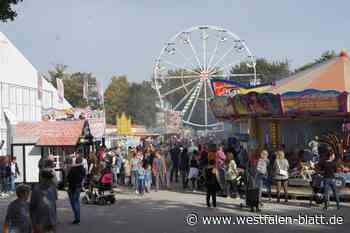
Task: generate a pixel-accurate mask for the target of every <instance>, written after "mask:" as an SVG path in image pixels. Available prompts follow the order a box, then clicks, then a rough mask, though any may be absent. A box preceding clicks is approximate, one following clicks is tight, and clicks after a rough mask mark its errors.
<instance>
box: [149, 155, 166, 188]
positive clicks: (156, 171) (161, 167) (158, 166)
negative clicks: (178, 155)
mask: <svg viewBox="0 0 350 233" xmlns="http://www.w3.org/2000/svg"><path fill="white" fill-rule="evenodd" d="M155 155H156V157H155V158H154V160H153V166H152V173H153V176H154V179H155V191H156V192H158V190H159V188H160V187H162V186H165V185H166V174H167V173H166V172H167V171H166V166H165V161H164V160H163V159H162V156H161V154H160V152H159V151H157V152H156V154H155Z"/></svg>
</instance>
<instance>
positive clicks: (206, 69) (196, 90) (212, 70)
mask: <svg viewBox="0 0 350 233" xmlns="http://www.w3.org/2000/svg"><path fill="white" fill-rule="evenodd" d="M208 30H211V31H217V32H220V33H226V35H228V36H231V38H233V39H234V41H235V42H237V43H239V45H240V46H241V47H240V49H241V50H242V51H243V50H244V53H245V54H246V56H245V58H247V59H248V60H247V61H246V62H247V65H248V63H250V64H249V65H248V66H249V67H250V68H251V69H252V70H253V72H252V73H251V74H231V73H230V74H228V75H216V72H217V71H218V70H216V68H217V66H218V65H220V64H221V62H222V61H223V60H224V58H225V57H226V56H227V55H228V54H230V53H231V52H233V51H234V50H235V48H236V47H235V46H232V48H230V49H229V50H228V51H226V52H225V53H224V54H223V55H222V56H221V57H220V58H219V59H218V60H216V62H215V63H214V64H212V63H213V62H214V58H215V56H216V55H217V54H216V52H217V49H218V45H219V43H220V40H218V41H217V42H216V45H215V49H214V51H213V52H212V53H211V55H210V56H208V54H207V48H206V46H207V44H206V39H202V40H203V45H202V46H203V50H204V51H203V62H201V59H200V58H199V56H198V53H197V51H196V49H195V47H194V46H193V44H192V42H191V39H190V37H187V38H185V40H187V42H188V45H189V46H190V48H191V50H192V53H193V56H194V58H195V61H196V63H197V64H196V65H198V67H199V68H200V69H201V70H200V71H201V72H198V71H196V70H193V69H190V68H187V67H185V65H178V64H175V63H172V62H170V61H167V60H164V61H163V62H164V63H167V64H169V65H173V66H174V67H177V68H179V69H180V70H183V71H187V72H189V73H190V74H191V75H186V76H183V75H182V76H172V77H168V78H158V75H159V73H160V71H159V70H158V69H159V67H160V62H161V61H162V60H161V59H162V56H163V55H164V54H165V53H166V52H167V49H168V48H169V46H170V45H174V44H175V42H176V40H177V39H178V38H179V37H180V36H181V35H189V34H190V33H192V32H194V31H202V36H203V37H204V36H207V35H208V34H205V33H206V32H207V31H208ZM236 49H237V48H236ZM170 52H171V51H170ZM178 52H179V53H180V55H181V56H182V57H183V58H184V60H185V62H186V63H187V62H188V60H189V59H188V57H186V56H185V55H184V54H183V52H181V50H178ZM208 58H209V61H208V62H207V60H208ZM190 59H191V58H190ZM238 62H239V61H235V62H233V63H229V64H225V66H224V67H223V69H219V70H223V71H225V67H229V66H231V67H232V66H233V65H235V64H237V63H238ZM255 66H256V61H255V57H254V56H253V55H252V53H251V51H250V49H249V48H248V47H247V45H246V43H245V41H244V40H241V39H240V37H238V36H237V35H236V34H234V33H232V32H231V31H229V30H227V29H224V28H222V27H218V26H211V25H202V26H194V27H191V28H189V29H186V30H183V31H181V32H179V33H177V34H176V35H174V36H173V37H171V38H170V40H168V42H167V43H165V45H164V46H163V48H162V50H161V52H160V55H159V56H158V58H157V60H156V63H155V66H154V70H153V74H154V81H153V83H154V89H155V90H156V91H157V94H158V97H159V100H160V107H161V108H162V109H163V110H174V111H176V109H178V108H179V107H180V106H181V105H182V104H183V103H184V102H185V101H186V100H187V101H186V104H185V106H184V108H183V109H182V110H181V117H182V122H183V123H184V124H188V125H191V126H196V127H200V128H205V130H207V128H211V127H216V126H219V125H222V122H217V123H213V124H209V123H208V101H209V99H210V98H208V96H207V87H209V90H210V91H211V94H212V96H214V93H213V90H212V88H211V82H210V80H211V79H213V78H221V79H222V78H224V79H225V78H226V79H229V78H230V77H234V76H251V77H253V80H252V85H256V84H257V78H256V67H255ZM203 73H204V75H206V78H202V76H203ZM192 74H193V75H192ZM186 78H189V79H190V78H192V79H193V78H198V79H194V80H192V81H190V82H187V83H186V84H185V83H184V81H183V80H184V79H186ZM170 79H181V80H182V84H183V85H181V86H178V87H176V88H174V89H171V90H170V91H167V92H166V93H161V92H160V89H161V85H162V84H161V83H160V82H159V80H163V81H165V80H170ZM196 82H197V83H196ZM193 83H196V84H195V85H194V86H193V87H192V88H191V89H190V90H188V88H187V87H188V86H190V85H191V84H193ZM203 85H204V87H203ZM207 85H208V86H207ZM181 89H185V90H186V95H185V96H183V98H181V100H180V101H179V102H178V103H177V104H176V105H175V107H174V108H171V109H169V108H168V107H167V106H166V105H165V103H164V102H165V101H164V99H165V97H166V96H168V95H170V94H172V93H174V92H176V91H178V90H181ZM202 89H203V90H204V98H200V97H199V95H200V92H201V90H202ZM198 100H201V101H204V124H198V123H194V122H191V118H192V114H193V111H194V108H195V106H196V105H197V102H198ZM188 103H189V104H188ZM187 104H188V106H187ZM190 106H192V107H191V109H190V112H189V114H188V116H187V117H186V119H185V118H184V117H185V114H186V112H187V111H188V110H189V107H190Z"/></svg>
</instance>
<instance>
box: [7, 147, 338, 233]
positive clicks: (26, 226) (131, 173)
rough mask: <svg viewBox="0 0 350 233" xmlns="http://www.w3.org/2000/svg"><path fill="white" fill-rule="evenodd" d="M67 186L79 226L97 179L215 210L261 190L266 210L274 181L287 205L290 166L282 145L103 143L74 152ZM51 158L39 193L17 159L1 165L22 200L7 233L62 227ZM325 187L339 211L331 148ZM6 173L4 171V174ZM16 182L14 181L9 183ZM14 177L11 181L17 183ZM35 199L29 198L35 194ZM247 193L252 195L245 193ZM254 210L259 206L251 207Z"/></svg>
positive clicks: (46, 232) (13, 207)
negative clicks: (177, 194) (199, 197)
mask: <svg viewBox="0 0 350 233" xmlns="http://www.w3.org/2000/svg"><path fill="white" fill-rule="evenodd" d="M66 164H67V168H68V169H67V174H66V175H65V177H66V179H65V180H66V184H67V185H66V186H67V192H68V197H69V200H70V204H71V207H72V210H73V213H74V221H73V222H72V223H73V224H79V223H80V193H81V192H82V191H83V190H84V189H89V188H90V187H91V185H93V184H94V183H96V182H102V183H105V184H110V185H111V186H114V187H117V186H127V187H129V188H130V189H132V190H133V192H135V193H136V194H139V195H144V194H145V193H149V192H151V191H154V192H157V191H159V190H161V189H179V188H180V189H182V190H190V191H193V192H196V191H199V190H203V191H206V204H207V206H208V207H214V208H215V207H216V196H217V193H219V194H221V195H224V196H226V197H227V198H241V197H242V195H244V193H243V194H242V190H245V191H247V190H252V189H256V190H258V197H257V198H258V200H259V203H260V204H259V206H257V209H256V210H257V211H259V210H260V207H261V206H262V205H263V201H262V200H263V199H262V194H263V187H265V188H266V193H267V198H268V200H270V201H271V198H272V196H271V186H272V184H273V183H275V184H276V191H277V195H276V201H277V202H278V203H279V202H280V199H281V189H283V191H284V201H285V202H288V199H289V196H288V179H289V172H290V169H291V165H290V161H289V160H288V159H287V158H286V157H285V153H284V148H283V146H281V147H279V148H278V149H276V150H262V151H258V150H257V149H248V150H245V149H243V147H242V146H241V145H231V146H228V145H227V144H226V145H225V144H222V145H219V146H217V145H216V144H210V143H209V144H204V145H203V144H197V145H196V144H195V143H194V142H190V143H181V142H177V143H174V144H171V145H160V146H154V145H152V144H149V145H146V146H136V147H129V148H128V151H125V150H122V149H121V148H120V147H117V148H113V149H107V148H106V147H105V146H101V147H100V148H99V149H98V150H97V151H95V152H92V153H90V154H88V155H84V154H79V153H76V154H73V155H72V156H70V157H69V158H68V159H67V161H66ZM54 167H55V165H54V161H53V159H52V158H50V157H49V158H42V159H41V160H40V161H39V183H38V184H36V185H34V186H33V188H32V189H31V187H29V186H27V185H18V186H17V187H16V186H15V183H14V182H15V178H16V176H17V175H19V172H18V167H17V164H16V159H15V158H12V160H10V161H8V160H5V161H2V163H1V167H0V169H1V170H0V171H1V187H2V191H4V192H6V191H7V190H11V191H15V193H16V195H17V197H18V198H17V199H16V200H15V201H13V202H12V203H11V204H10V205H9V207H8V210H7V214H6V218H5V224H4V227H3V232H4V233H8V232H11V231H9V229H16V228H18V229H19V231H18V232H28V233H29V232H32V230H33V231H34V232H35V233H51V232H55V229H56V225H57V209H56V201H57V199H58V192H57V183H56V179H55V173H54ZM317 167H318V170H319V171H320V172H322V174H323V177H324V187H325V197H326V198H325V202H324V205H325V206H324V208H325V209H327V208H328V207H329V200H330V197H329V190H330V189H331V190H332V191H333V193H334V196H335V200H336V203H337V208H338V209H339V208H340V203H339V195H338V193H337V189H336V184H335V180H334V178H335V172H336V161H335V155H334V152H333V151H332V150H331V149H329V150H327V152H326V153H324V154H323V156H322V159H320V162H319V163H318V166H317ZM5 171H6V172H5ZM9 177H10V178H9ZM11 177H12V178H11ZM30 192H31V195H30V200H29V201H28V198H29V193H30ZM245 195H247V193H245ZM252 210H253V209H252Z"/></svg>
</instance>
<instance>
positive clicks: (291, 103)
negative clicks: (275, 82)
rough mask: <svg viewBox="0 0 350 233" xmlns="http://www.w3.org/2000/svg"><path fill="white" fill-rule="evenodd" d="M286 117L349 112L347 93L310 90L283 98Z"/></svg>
mask: <svg viewBox="0 0 350 233" xmlns="http://www.w3.org/2000/svg"><path fill="white" fill-rule="evenodd" d="M281 99H282V108H283V113H284V114H285V115H289V114H301V113H329V112H334V113H336V112H343V113H344V112H347V93H345V92H344V93H341V92H338V91H333V90H330V91H321V90H314V89H308V90H305V91H302V92H287V93H285V94H283V95H282V96H281Z"/></svg>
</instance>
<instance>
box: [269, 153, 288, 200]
mask: <svg viewBox="0 0 350 233" xmlns="http://www.w3.org/2000/svg"><path fill="white" fill-rule="evenodd" d="M273 170H274V180H275V181H276V182H277V202H278V203H279V202H280V190H281V186H282V187H283V191H284V195H285V202H288V178H289V175H288V170H289V163H288V160H287V159H286V158H285V155H284V152H283V151H282V150H279V151H277V152H276V160H275V163H274V166H273Z"/></svg>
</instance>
